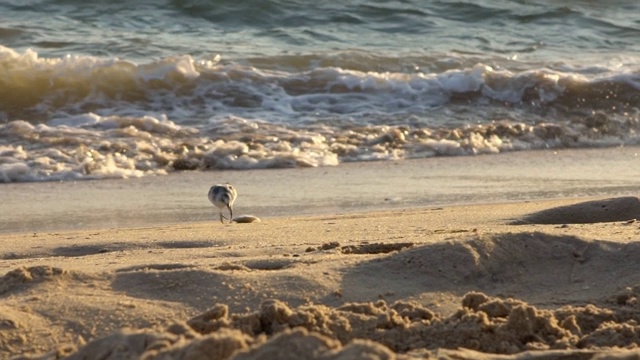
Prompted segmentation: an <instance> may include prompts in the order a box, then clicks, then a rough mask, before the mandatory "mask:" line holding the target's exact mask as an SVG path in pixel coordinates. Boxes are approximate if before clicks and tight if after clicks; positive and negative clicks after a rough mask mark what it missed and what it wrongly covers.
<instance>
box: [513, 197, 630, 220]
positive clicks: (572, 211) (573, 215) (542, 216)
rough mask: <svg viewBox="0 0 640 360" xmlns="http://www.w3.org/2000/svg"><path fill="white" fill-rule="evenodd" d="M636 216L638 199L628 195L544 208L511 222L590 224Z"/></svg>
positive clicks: (628, 218)
mask: <svg viewBox="0 0 640 360" xmlns="http://www.w3.org/2000/svg"><path fill="white" fill-rule="evenodd" d="M638 218H640V199H638V198H637V197H631V196H629V197H619V198H612V199H604V200H595V201H586V202H581V203H578V204H573V205H567V206H560V207H556V208H551V209H546V210H542V211H538V212H535V213H533V214H529V215H526V216H525V217H523V218H522V219H518V220H514V221H512V222H511V224H513V225H525V224H592V223H599V222H613V221H627V220H631V219H638Z"/></svg>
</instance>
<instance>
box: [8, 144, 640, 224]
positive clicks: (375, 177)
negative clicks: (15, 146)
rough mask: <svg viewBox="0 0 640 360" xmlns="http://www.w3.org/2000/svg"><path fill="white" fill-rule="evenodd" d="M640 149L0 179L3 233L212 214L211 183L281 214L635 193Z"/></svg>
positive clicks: (269, 214) (240, 209) (253, 211)
mask: <svg viewBox="0 0 640 360" xmlns="http://www.w3.org/2000/svg"><path fill="white" fill-rule="evenodd" d="M639 152H640V149H638V148H634V147H621V148H610V149H578V150H562V151H519V152H511V153H504V154H497V155H479V156H465V157H435V158H427V159H414V160H403V161H381V162H368V163H345V164H341V165H339V166H336V167H321V168H295V169H263V170H242V171H238V170H233V171H207V172H177V173H172V174H169V175H166V176H158V177H143V178H136V179H107V180H92V181H78V182H42V183H9V184H0V188H2V191H3V193H4V195H5V197H4V199H3V201H4V203H3V207H2V208H0V233H16V232H18V233H19V232H39V231H48V230H58V231H63V230H74V229H76V230H89V229H108V228H113V229H117V228H126V227H141V226H162V225H170V224H179V223H183V222H193V221H207V220H208V219H211V221H212V222H214V221H215V219H216V214H217V213H216V212H215V209H214V208H213V207H212V206H211V204H210V203H209V202H208V200H207V198H206V193H207V191H208V189H209V187H210V186H211V185H213V184H215V183H220V182H226V181H228V182H230V183H231V184H233V185H235V186H236V188H237V189H238V191H239V196H238V200H237V201H236V204H235V210H236V213H237V214H238V215H240V214H250V215H254V216H257V217H259V218H278V217H289V216H299V215H321V214H344V213H354V212H366V211H374V210H391V209H411V208H419V207H429V206H448V205H460V204H489V203H500V202H513V201H515V202H519V201H529V200H542V199H563V198H579V197H597V196H624V195H633V194H635V193H636V190H637V181H636V178H637V172H636V171H635V170H634V169H635V168H637V163H638V160H639V158H638V153H639Z"/></svg>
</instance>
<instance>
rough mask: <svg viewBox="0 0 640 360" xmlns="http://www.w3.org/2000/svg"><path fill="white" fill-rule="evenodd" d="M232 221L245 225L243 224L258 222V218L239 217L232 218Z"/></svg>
mask: <svg viewBox="0 0 640 360" xmlns="http://www.w3.org/2000/svg"><path fill="white" fill-rule="evenodd" d="M233 221H235V222H237V223H240V224H245V223H252V222H260V218H258V217H257V216H253V215H240V216H236V217H234V218H233Z"/></svg>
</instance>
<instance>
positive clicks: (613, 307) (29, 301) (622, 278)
mask: <svg viewBox="0 0 640 360" xmlns="http://www.w3.org/2000/svg"><path fill="white" fill-rule="evenodd" d="M637 162H638V153H637V151H636V149H634V148H617V149H608V150H605V149H597V150H583V151H574V150H568V151H559V152H546V151H543V152H531V153H521V152H518V153H512V154H504V155H496V156H478V157H461V158H447V159H441V158H434V159H426V160H414V161H402V162H397V163H396V162H379V163H355V164H343V165H341V166H339V167H335V168H319V169H290V170H283V169H280V170H264V171H225V172H216V171H212V172H206V173H198V172H195V173H177V174H171V175H169V176H165V177H158V178H142V179H131V180H102V181H97V182H90V181H87V182H77V183H76V182H62V183H42V184H25V183H23V184H3V185H2V187H1V188H0V191H1V192H2V193H1V195H2V206H0V358H1V359H7V358H12V357H14V358H22V359H46V360H49V359H62V358H68V359H87V360H89V359H110V360H115V359H158V360H159V359H167V360H168V359H185V360H186V359H189V360H193V359H396V358H397V359H413V358H441V359H604V358H607V359H609V358H618V359H620V358H625V359H640V351H639V350H637V346H638V344H639V343H640V339H639V336H640V325H638V321H639V319H640V303H639V301H638V295H639V294H640V261H638V259H640V242H638V239H639V238H640V236H639V234H640V223H639V222H636V221H635V219H640V201H639V200H638V199H637V198H636V197H635V195H637V194H636V190H637V178H638V176H637V174H638V173H637V169H638V166H637ZM220 181H230V182H231V183H233V184H234V185H236V187H237V188H238V189H239V192H240V195H239V198H238V201H237V202H236V213H237V214H253V215H257V216H259V217H260V218H262V222H259V223H249V224H225V225H221V224H220V223H219V222H217V221H216V217H217V215H216V214H215V212H214V211H213V208H212V206H211V205H210V204H209V203H208V201H207V199H206V192H207V190H208V186H210V185H211V184H212V183H215V182H220ZM265 190H267V191H265ZM553 198H556V199H559V200H550V199H553ZM456 204H458V205H456ZM460 204H476V205H460Z"/></svg>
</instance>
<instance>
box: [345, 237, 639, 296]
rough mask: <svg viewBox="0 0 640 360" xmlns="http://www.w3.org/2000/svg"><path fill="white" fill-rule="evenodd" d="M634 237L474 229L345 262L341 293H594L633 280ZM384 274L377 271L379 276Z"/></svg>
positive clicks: (636, 278) (636, 247) (635, 277)
mask: <svg viewBox="0 0 640 360" xmlns="http://www.w3.org/2000/svg"><path fill="white" fill-rule="evenodd" d="M638 259H640V244H639V243H634V242H632V243H618V242H608V241H596V240H584V239H581V238H578V237H574V236H556V235H549V234H545V233H539V232H535V233H507V234H498V235H477V236H475V237H473V238H471V239H466V240H450V241H446V242H440V243H435V244H429V245H423V246H420V247H414V248H412V249H409V250H404V251H401V252H398V253H394V254H392V255H389V256H386V257H384V258H381V259H374V260H372V261H369V262H364V263H361V264H359V266H356V267H353V268H351V269H349V271H348V272H347V273H346V274H345V276H344V278H343V280H342V287H343V293H344V295H345V296H348V295H349V294H350V292H357V293H366V292H367V291H368V290H367V289H369V296H371V297H375V296H377V295H378V294H379V292H380V289H385V290H386V291H387V292H391V293H393V294H394V295H395V296H396V297H398V298H406V297H411V296H414V297H415V296H418V295H420V294H422V293H427V292H428V293H436V292H447V293H453V294H456V295H462V294H464V293H466V292H468V291H472V290H479V291H483V292H486V293H489V294H493V295H503V296H515V297H523V298H524V299H525V300H526V301H529V302H535V303H536V304H545V303H547V304H549V305H558V304H559V305H562V304H565V303H568V302H571V301H584V302H592V301H597V300H598V297H601V296H602V295H601V294H603V293H605V294H610V293H613V292H616V291H618V290H620V289H624V288H625V287H627V286H633V285H635V284H638V283H640V262H638ZM380 274H384V276H380Z"/></svg>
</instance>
